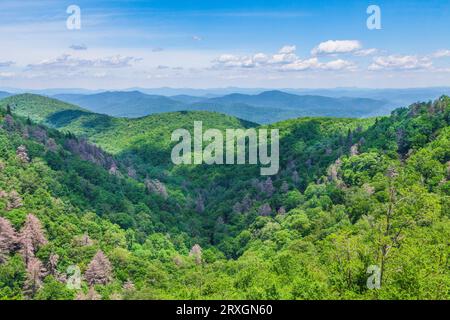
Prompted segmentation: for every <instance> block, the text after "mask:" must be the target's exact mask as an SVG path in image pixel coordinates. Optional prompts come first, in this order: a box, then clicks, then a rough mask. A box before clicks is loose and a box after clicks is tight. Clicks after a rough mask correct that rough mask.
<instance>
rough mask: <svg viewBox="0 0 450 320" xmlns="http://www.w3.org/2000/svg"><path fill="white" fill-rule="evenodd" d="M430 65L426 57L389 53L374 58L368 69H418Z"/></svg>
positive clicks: (426, 67) (430, 62)
mask: <svg viewBox="0 0 450 320" xmlns="http://www.w3.org/2000/svg"><path fill="white" fill-rule="evenodd" d="M432 66H433V62H432V61H431V60H430V59H428V58H424V57H418V56H402V55H390V56H384V57H376V58H374V59H373V63H372V64H371V65H370V66H369V70H371V71H379V70H418V69H429V68H431V67H432Z"/></svg>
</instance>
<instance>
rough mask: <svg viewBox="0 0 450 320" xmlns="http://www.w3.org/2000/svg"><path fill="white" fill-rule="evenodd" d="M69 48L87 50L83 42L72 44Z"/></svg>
mask: <svg viewBox="0 0 450 320" xmlns="http://www.w3.org/2000/svg"><path fill="white" fill-rule="evenodd" d="M69 48H70V49H72V50H75V51H83V50H87V46H86V45H85V44H73V45H71V46H70V47H69Z"/></svg>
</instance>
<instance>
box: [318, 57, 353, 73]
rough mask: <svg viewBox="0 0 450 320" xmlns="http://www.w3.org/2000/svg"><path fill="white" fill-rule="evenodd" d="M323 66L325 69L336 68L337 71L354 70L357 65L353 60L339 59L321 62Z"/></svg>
mask: <svg viewBox="0 0 450 320" xmlns="http://www.w3.org/2000/svg"><path fill="white" fill-rule="evenodd" d="M321 68H322V69H325V70H335V71H338V70H353V69H355V68H356V65H355V64H354V63H353V62H351V61H347V60H342V59H338V60H333V61H330V62H326V63H323V64H321Z"/></svg>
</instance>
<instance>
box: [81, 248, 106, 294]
mask: <svg viewBox="0 0 450 320" xmlns="http://www.w3.org/2000/svg"><path fill="white" fill-rule="evenodd" d="M111 272H112V267H111V263H110V262H109V260H108V258H107V257H106V256H105V254H104V253H103V251H101V250H100V251H98V252H97V254H96V255H95V257H94V258H93V259H92V261H91V262H90V263H89V265H88V268H87V270H86V273H85V274H84V277H85V279H86V281H87V282H88V283H89V285H90V286H92V285H96V284H107V283H108V282H109V281H110V280H111Z"/></svg>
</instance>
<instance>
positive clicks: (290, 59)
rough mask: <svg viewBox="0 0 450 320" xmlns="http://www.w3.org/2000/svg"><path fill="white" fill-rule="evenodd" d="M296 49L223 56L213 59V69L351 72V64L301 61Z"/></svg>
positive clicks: (291, 47)
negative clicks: (251, 54)
mask: <svg viewBox="0 0 450 320" xmlns="http://www.w3.org/2000/svg"><path fill="white" fill-rule="evenodd" d="M295 51H296V47H295V46H291V45H287V46H284V47H282V48H281V49H280V50H278V52H277V53H276V54H273V55H271V56H270V55H267V54H264V53H257V54H255V55H253V56H237V55H231V54H223V55H221V56H219V57H218V58H217V59H215V60H214V61H213V62H214V63H215V65H214V68H215V69H220V68H229V69H231V68H257V67H263V68H268V69H271V70H275V71H276V70H278V71H306V70H334V71H337V70H353V69H355V68H356V65H355V64H354V63H353V62H350V61H346V60H342V59H338V60H333V61H329V62H320V61H319V59H318V58H317V57H311V58H308V59H301V58H300V57H299V56H297V55H296V54H295Z"/></svg>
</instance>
